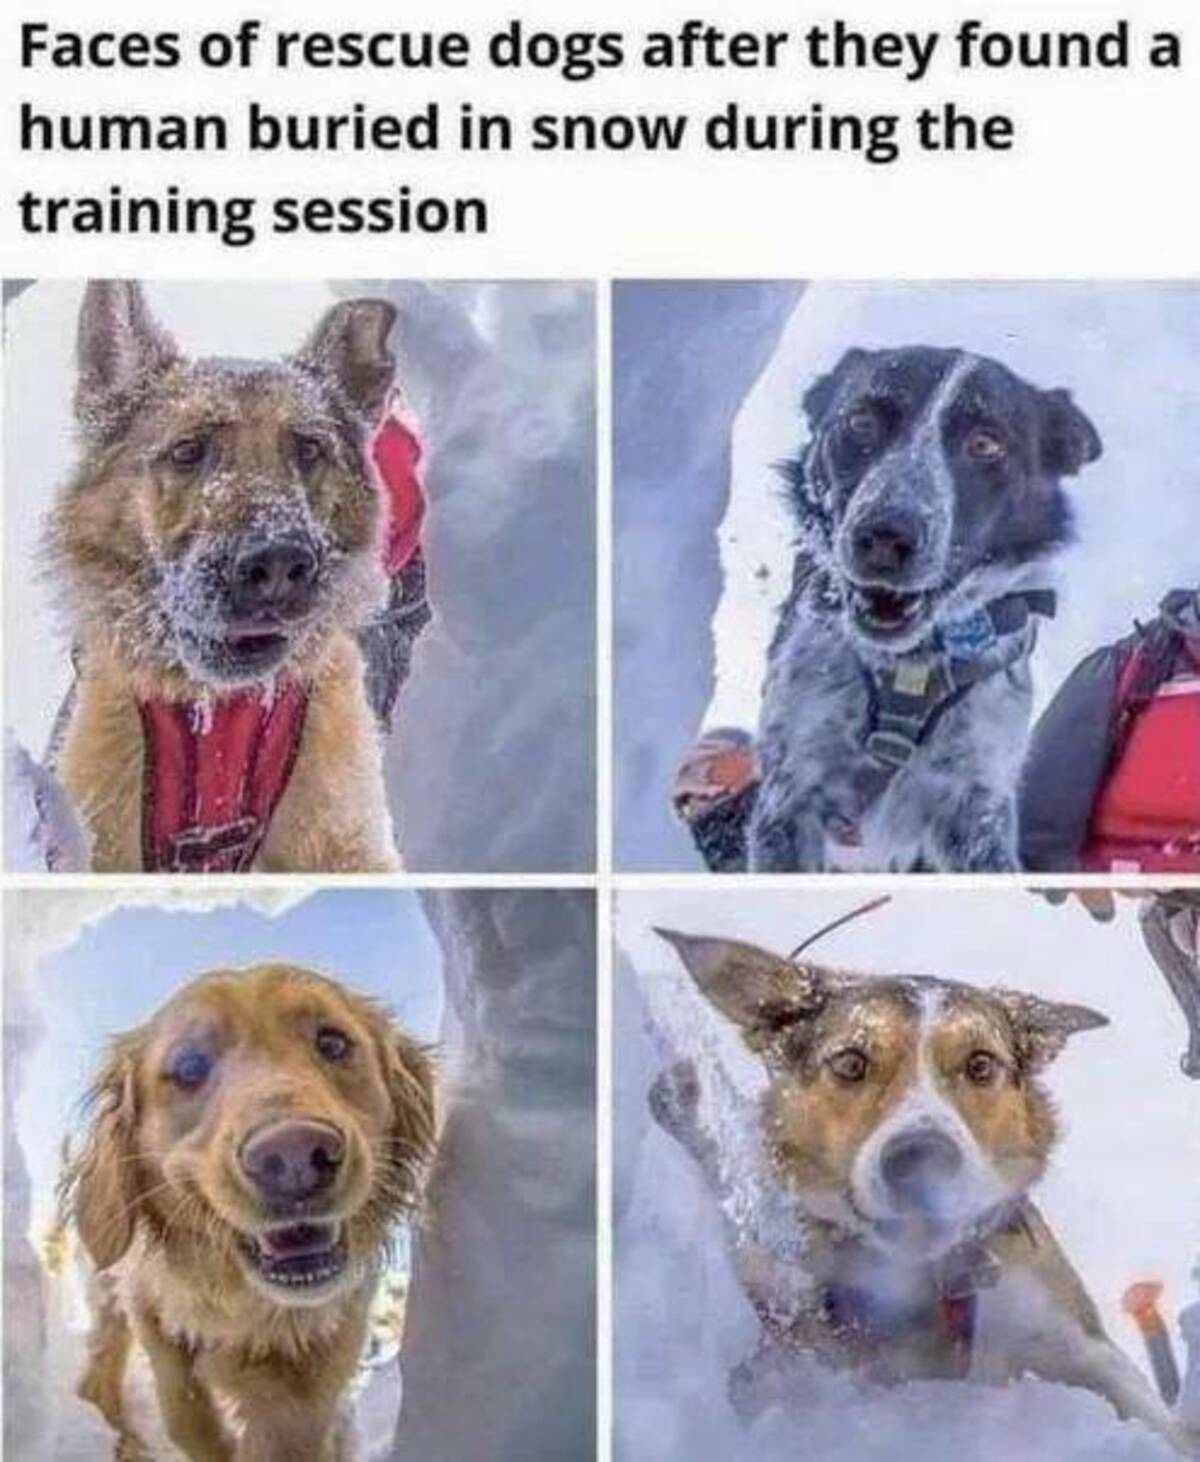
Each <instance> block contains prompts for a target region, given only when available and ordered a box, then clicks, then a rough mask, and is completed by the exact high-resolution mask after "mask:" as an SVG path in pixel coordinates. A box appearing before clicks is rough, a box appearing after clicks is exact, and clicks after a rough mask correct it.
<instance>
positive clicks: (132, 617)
mask: <svg viewBox="0 0 1200 1462" xmlns="http://www.w3.org/2000/svg"><path fill="white" fill-rule="evenodd" d="M3 337H4V338H3V344H4V391H3V411H4V469H5V480H6V484H7V487H6V491H5V493H4V497H3V538H4V547H3V564H4V568H3V636H4V638H3V677H2V680H3V714H2V716H0V719H2V721H3V725H4V733H5V771H4V781H3V787H4V793H3V795H4V808H3V873H2V874H0V883H2V891H3V899H2V915H3V945H4V954H5V961H4V974H3V1028H4V1076H5V1080H4V1167H3V1173H4V1192H3V1211H4V1225H3V1271H4V1289H3V1359H4V1456H5V1457H6V1458H7V1457H11V1458H14V1459H22V1462H23V1459H29V1462H88V1459H97V1462H103V1459H109V1458H112V1459H117V1462H407V1459H418V1458H419V1459H421V1462H576V1459H578V1462H593V1459H595V1462H609V1459H614V1462H742V1459H745V1462H760V1459H761V1462H793V1459H797V1458H801V1459H806V1462H826V1459H828V1462H843V1459H845V1462H858V1459H862V1462H885V1459H899V1458H907V1457H910V1456H914V1455H919V1456H923V1457H928V1458H931V1459H934V1462H937V1459H942V1458H950V1457H955V1458H958V1457H970V1458H971V1459H973V1462H1025V1459H1028V1458H1031V1457H1038V1458H1041V1457H1045V1458H1054V1459H1056V1462H1059V1459H1062V1462H1084V1459H1089V1462H1090V1459H1095V1458H1101V1457H1103V1458H1113V1459H1116V1458H1120V1459H1122V1462H1143V1459H1144V1462H1155V1459H1169V1458H1172V1457H1200V587H1198V585H1200V569H1198V568H1197V561H1196V551H1195V548H1194V543H1195V534H1194V531H1192V529H1193V517H1194V514H1193V502H1194V500H1195V498H1196V493H1197V490H1198V489H1200V467H1198V466H1197V463H1200V369H1198V367H1200V286H1195V287H1193V286H1189V285H1183V284H1164V283H1154V282H1133V281H1130V282H1116V283H1084V282H1033V283H1015V282H1014V283H969V282H946V283H932V282H931V283H904V282H895V281H892V282H882V281H881V282H876V283H871V282H849V281H845V282H837V281H826V280H820V281H808V282H806V281H803V280H762V281H749V280H709V281H705V280H693V281H684V280H675V281H666V280H661V281H653V280H625V281H615V282H613V283H611V284H608V283H592V282H589V281H584V280H581V281H559V280H528V281H499V280H497V281H467V280H436V279H428V280H417V279H355V280H344V279H328V280H307V281H292V282H284V281H262V282H257V283H248V282H236V281H229V280H154V279H147V280H133V279H98V280H81V279H45V280H34V279H28V280H8V281H5V285H4V317H3Z"/></svg>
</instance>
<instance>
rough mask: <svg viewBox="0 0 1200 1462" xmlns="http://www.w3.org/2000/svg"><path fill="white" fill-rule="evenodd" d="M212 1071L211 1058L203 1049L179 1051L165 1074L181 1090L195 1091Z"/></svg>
mask: <svg viewBox="0 0 1200 1462" xmlns="http://www.w3.org/2000/svg"><path fill="white" fill-rule="evenodd" d="M211 1071H212V1060H211V1058H210V1057H208V1056H206V1055H205V1054H204V1052H203V1051H195V1050H190V1049H189V1050H186V1051H180V1052H179V1054H178V1055H177V1056H176V1057H175V1058H174V1059H173V1060H172V1062H171V1064H170V1066H168V1068H167V1075H168V1076H169V1077H170V1078H171V1080H172V1081H173V1082H174V1083H175V1085H176V1086H177V1087H179V1088H180V1089H181V1090H183V1091H196V1090H198V1089H199V1088H200V1087H202V1086H203V1085H204V1083H205V1082H206V1081H207V1080H208V1078H209V1073H210V1072H211Z"/></svg>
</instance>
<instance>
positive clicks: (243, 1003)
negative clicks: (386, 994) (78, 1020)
mask: <svg viewBox="0 0 1200 1462" xmlns="http://www.w3.org/2000/svg"><path fill="white" fill-rule="evenodd" d="M94 1098H95V1103H96V1118H95V1121H94V1123H93V1126H92V1129H91V1132H90V1134H89V1137H88V1140H87V1143H86V1145H85V1146H84V1148H83V1150H82V1151H81V1153H80V1155H79V1157H78V1158H77V1159H76V1161H75V1162H74V1163H73V1164H72V1165H71V1166H70V1167H69V1168H68V1170H67V1173H66V1175H65V1177H64V1184H63V1195H64V1199H65V1201H66V1202H67V1203H68V1204H69V1206H70V1208H71V1210H72V1211H73V1214H74V1217H75V1221H76V1223H77V1226H78V1228H79V1232H80V1235H81V1237H82V1239H83V1242H84V1245H85V1247H86V1248H87V1250H88V1252H89V1253H90V1254H91V1256H92V1258H93V1259H94V1261H95V1262H96V1264H97V1265H98V1266H99V1267H101V1268H103V1267H106V1266H108V1265H110V1264H113V1263H115V1262H116V1261H117V1260H118V1259H119V1258H120V1257H121V1256H122V1255H123V1254H124V1253H125V1252H126V1250H127V1249H128V1247H129V1245H130V1244H131V1242H132V1241H133V1237H134V1233H135V1230H136V1228H137V1226H138V1225H139V1224H140V1225H141V1228H142V1231H143V1232H144V1234H145V1235H146V1236H147V1239H148V1241H149V1242H151V1243H160V1244H162V1243H167V1242H172V1243H174V1244H175V1245H176V1247H177V1249H178V1248H179V1247H180V1246H190V1247H188V1252H189V1254H199V1255H201V1256H204V1255H208V1256H209V1257H210V1258H211V1260H212V1268H210V1270H209V1272H208V1278H209V1280H210V1282H211V1278H212V1275H213V1274H214V1273H218V1272H222V1271H221V1270H220V1268H219V1267H218V1266H222V1265H223V1266H225V1267H226V1269H228V1266H229V1264H230V1262H232V1264H233V1266H235V1269H234V1272H235V1273H236V1274H239V1275H240V1276H241V1277H242V1278H243V1280H244V1281H245V1282H247V1283H249V1284H251V1285H252V1286H254V1287H255V1289H256V1290H258V1291H259V1292H261V1293H263V1294H265V1295H267V1296H268V1297H269V1298H270V1299H271V1300H273V1301H274V1302H276V1303H277V1304H279V1305H317V1304H322V1303H324V1302H326V1301H328V1300H329V1299H331V1298H333V1297H334V1296H336V1295H337V1294H338V1293H339V1292H341V1291H343V1290H344V1289H346V1288H347V1287H349V1286H351V1285H353V1284H355V1283H356V1282H357V1281H358V1280H359V1279H361V1277H362V1274H363V1272H364V1266H366V1265H368V1264H370V1263H371V1262H372V1261H373V1260H374V1259H375V1258H377V1256H378V1255H379V1253H380V1251H381V1250H382V1249H383V1248H384V1247H385V1245H386V1243H387V1240H388V1231H389V1226H390V1224H391V1223H392V1222H393V1220H395V1219H396V1218H397V1217H399V1216H401V1215H403V1214H405V1213H407V1212H409V1211H411V1210H412V1209H413V1207H414V1206H415V1204H416V1202H417V1199H418V1194H419V1191H420V1183H421V1178H422V1174H423V1172H424V1169H425V1166H426V1164H427V1162H428V1159H429V1157H430V1154H431V1151H432V1147H433V1142H434V1115H433V1078H432V1073H431V1068H430V1066H429V1062H428V1060H427V1058H426V1057H425V1055H424V1054H423V1052H422V1051H421V1049H420V1048H419V1047H418V1046H417V1045H416V1044H415V1043H414V1042H413V1041H411V1040H409V1039H408V1038H407V1037H406V1036H404V1035H403V1034H402V1033H400V1032H399V1031H398V1030H396V1029H395V1028H394V1027H393V1026H391V1025H390V1024H389V1023H388V1022H387V1021H386V1020H385V1018H384V1017H383V1015H382V1014H381V1012H380V1011H379V1010H378V1009H377V1008H376V1007H375V1006H374V1005H372V1004H371V1003H370V1002H369V1001H367V1000H364V999H363V998H361V997H359V996H356V995H353V994H351V993H350V992H349V991H347V990H345V989H343V988H342V987H340V986H338V985H336V984H334V983H333V982H332V981H331V980H327V979H324V978H322V977H320V976H318V975H314V974H310V973H308V972H307V971H304V970H297V969H293V968H290V967H287V966H279V965H267V966H260V967H258V968H256V969H251V970H247V971H243V972H230V973H225V972H221V973H215V974H211V975H204V976H202V977H201V978H200V979H198V980H196V981H194V982H193V983H192V984H190V985H188V986H187V987H186V988H185V989H183V990H182V991H181V992H180V993H179V994H177V995H176V996H174V997H173V998H172V999H171V1000H170V1001H169V1002H168V1003H167V1004H166V1005H165V1006H163V1008H162V1009H161V1010H159V1011H158V1013H157V1014H156V1015H155V1016H154V1017H153V1018H152V1019H151V1020H150V1022H149V1023H148V1024H147V1025H145V1026H143V1027H142V1028H141V1029H140V1030H138V1031H135V1032H133V1033H132V1034H131V1035H128V1036H124V1037H121V1038H119V1039H118V1041H117V1042H116V1044H115V1045H114V1047H113V1050H112V1053H111V1056H110V1059H109V1061H108V1063H107V1065H106V1067H105V1069H104V1071H103V1072H102V1074H101V1076H100V1078H99V1080H98V1082H97V1084H96V1087H95V1090H94ZM191 1262H193V1263H194V1262H196V1261H195V1260H192V1261H191ZM200 1277H201V1278H202V1277H203V1276H200Z"/></svg>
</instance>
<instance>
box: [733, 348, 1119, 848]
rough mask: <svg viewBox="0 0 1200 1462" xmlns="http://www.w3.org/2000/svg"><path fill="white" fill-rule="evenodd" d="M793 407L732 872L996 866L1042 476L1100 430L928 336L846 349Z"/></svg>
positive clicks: (1024, 676)
mask: <svg viewBox="0 0 1200 1462" xmlns="http://www.w3.org/2000/svg"><path fill="white" fill-rule="evenodd" d="M804 410H805V412H806V414H807V417H808V422H809V425H810V428H811V438H810V440H809V443H808V445H807V447H806V448H805V449H804V451H803V453H802V455H801V456H800V457H799V458H798V459H796V460H795V461H793V462H790V463H788V464H786V465H785V468H784V471H785V476H786V479H787V483H788V488H789V495H790V498H791V501H792V505H793V507H794V510H795V513H796V516H797V519H798V523H799V528H800V538H799V552H798V557H797V562H796V576H795V582H794V584H793V588H792V592H791V595H790V597H789V599H788V601H787V603H786V604H785V606H784V609H783V611H782V617H781V620H780V623H779V625H778V627H777V629H776V632H775V636H774V638H773V640H772V643H771V648H770V651H769V654H768V664H767V675H766V683H765V687H764V696H763V706H762V713H761V719H760V723H759V732H758V749H759V758H760V764H761V773H762V782H761V786H760V788H759V790H758V795H757V797H756V799H755V805H754V809H753V812H752V814H751V819H750V824H749V828H748V831H747V854H748V863H749V867H750V868H751V870H754V871H763V872H785V871H786V872H794V871H818V870H822V869H828V868H838V867H850V866H852V867H857V868H870V869H884V870H904V869H914V868H928V869H938V870H966V871H976V870H982V871H989V872H999V871H1006V870H1014V869H1016V867H1017V859H1016V814H1015V809H1014V796H1013V794H1014V788H1015V785H1016V779H1017V775H1018V771H1019V768H1020V764H1021V759H1022V755H1023V753H1024V749H1025V744H1026V739H1027V735H1028V723H1029V713H1030V703H1031V683H1030V675H1029V656H1030V652H1031V650H1032V648H1033V643H1034V638H1035V633H1036V627H1035V619H1034V616H1036V615H1038V614H1050V613H1053V606H1054V598H1053V594H1052V593H1051V592H1050V591H1049V580H1048V567H1047V564H1048V560H1049V559H1050V558H1051V557H1052V555H1053V554H1054V553H1055V551H1057V550H1058V549H1059V548H1061V547H1062V546H1063V545H1064V544H1065V543H1066V542H1068V541H1069V539H1070V536H1071V513H1070V508H1069V505H1068V503H1067V501H1066V497H1065V495H1064V493H1063V491H1062V488H1061V486H1060V479H1061V478H1062V477H1064V476H1069V475H1072V474H1074V473H1076V472H1078V471H1079V469H1080V468H1081V467H1082V466H1083V465H1084V464H1085V463H1088V462H1092V461H1094V460H1095V459H1096V458H1097V457H1098V456H1099V455H1100V450H1101V444H1100V438H1099V436H1098V434H1097V432H1096V430H1095V428H1094V427H1093V426H1092V424H1091V422H1090V421H1088V419H1087V418H1086V417H1085V416H1084V415H1083V413H1082V412H1081V411H1080V410H1079V409H1078V407H1076V406H1075V405H1074V403H1073V402H1072V401H1071V398H1070V396H1069V395H1068V393H1067V392H1066V391H1064V390H1053V391H1043V390H1040V389H1038V388H1037V387H1036V386H1032V385H1030V384H1029V383H1028V382H1026V381H1024V380H1022V379H1021V378H1020V377H1018V376H1016V375H1015V374H1014V373H1013V372H1012V371H1010V370H1008V369H1007V368H1006V367H1005V366H1003V365H1001V364H1000V363H999V362H998V361H995V360H991V359H989V358H987V357H984V356H977V355H971V354H969V353H967V352H966V351H962V350H943V349H934V348H932V347H929V346H913V347H908V348H904V349H894V350H879V351H865V350H851V351H849V352H848V353H847V354H846V355H845V356H844V357H843V358H842V360H841V361H840V363H839V364H838V365H837V367H836V368H835V369H834V370H833V371H832V372H831V373H830V374H828V375H826V376H824V377H822V378H821V379H820V380H818V381H817V382H816V383H815V384H814V385H813V386H812V387H811V389H810V390H809V391H808V392H807V394H806V395H805V397H804Z"/></svg>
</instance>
